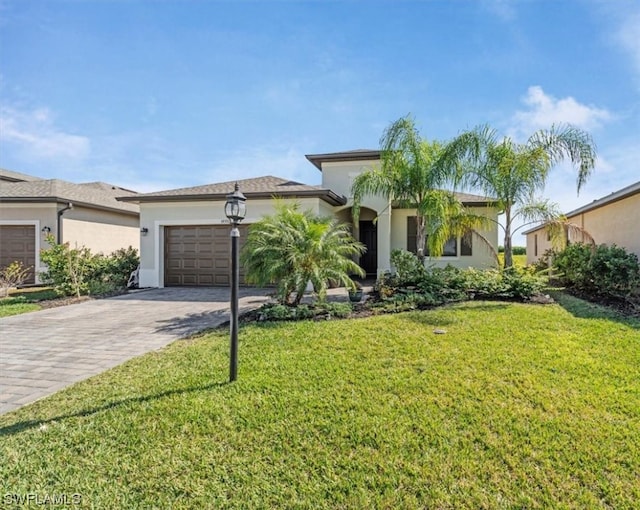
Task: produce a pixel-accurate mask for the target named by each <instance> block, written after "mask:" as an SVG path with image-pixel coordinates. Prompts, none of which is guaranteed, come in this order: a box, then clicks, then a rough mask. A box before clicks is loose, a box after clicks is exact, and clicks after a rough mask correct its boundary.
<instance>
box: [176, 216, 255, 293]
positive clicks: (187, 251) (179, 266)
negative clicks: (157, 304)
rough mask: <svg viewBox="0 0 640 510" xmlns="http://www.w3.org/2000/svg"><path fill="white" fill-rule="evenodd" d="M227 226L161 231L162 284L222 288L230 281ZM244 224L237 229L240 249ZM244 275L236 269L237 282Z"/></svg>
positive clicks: (187, 226)
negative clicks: (162, 251)
mask: <svg viewBox="0 0 640 510" xmlns="http://www.w3.org/2000/svg"><path fill="white" fill-rule="evenodd" d="M229 232H230V227H229V226H228V225H184V226H183V225H181V226H171V227H165V229H164V246H165V249H164V284H165V286H167V287H172V286H195V287H206V286H223V287H226V286H228V285H229V284H230V281H231V274H230V272H231V240H230V237H229ZM246 240H247V225H241V226H240V248H242V246H243V245H244V243H245V241H246ZM243 282H244V272H243V270H242V267H241V268H240V283H243Z"/></svg>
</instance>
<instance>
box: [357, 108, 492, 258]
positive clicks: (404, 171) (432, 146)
mask: <svg viewBox="0 0 640 510" xmlns="http://www.w3.org/2000/svg"><path fill="white" fill-rule="evenodd" d="M380 147H381V150H380V158H381V161H380V163H381V164H380V167H379V168H371V169H368V170H366V171H364V172H362V173H361V174H360V175H358V176H356V178H355V179H354V181H353V184H352V188H351V192H352V193H353V217H354V220H355V221H357V220H358V217H359V213H360V207H361V204H362V200H363V198H364V197H365V196H366V195H380V196H383V197H385V198H386V199H387V200H388V201H389V203H390V204H393V205H394V206H398V207H403V208H414V207H415V209H416V217H415V218H416V249H417V254H418V258H419V259H420V260H421V261H424V258H425V248H428V251H429V254H430V255H431V256H434V257H438V256H440V255H442V253H443V251H444V246H445V244H446V243H447V241H448V240H449V239H450V238H451V237H457V236H461V235H463V234H466V233H468V232H471V233H472V234H473V236H474V237H475V238H477V239H478V240H479V241H480V242H481V243H482V244H484V245H485V246H486V247H488V248H489V249H490V250H491V251H492V252H495V250H494V249H493V247H492V246H491V243H490V242H489V241H488V240H487V239H486V238H485V237H484V236H482V235H481V234H480V233H479V232H478V229H482V228H485V227H487V226H488V224H489V219H488V218H487V217H485V216H483V215H478V214H473V213H471V212H470V211H469V210H467V208H466V207H465V206H464V205H463V204H462V202H461V201H460V200H459V199H458V197H457V196H456V194H455V193H453V192H452V191H450V189H451V188H453V187H455V184H456V179H457V178H458V173H459V172H458V170H459V167H460V165H461V162H462V160H463V158H464V157H465V154H464V151H462V152H460V151H458V150H457V149H456V147H450V145H449V143H441V142H439V141H428V140H423V139H422V137H421V136H420V133H419V132H418V130H417V128H416V127H415V123H414V121H413V119H412V118H411V117H403V118H401V119H398V120H397V121H395V122H393V123H392V124H391V125H390V126H389V127H388V128H387V129H386V130H385V132H384V134H383V135H382V138H381V139H380ZM494 254H495V253H494ZM496 259H497V257H496Z"/></svg>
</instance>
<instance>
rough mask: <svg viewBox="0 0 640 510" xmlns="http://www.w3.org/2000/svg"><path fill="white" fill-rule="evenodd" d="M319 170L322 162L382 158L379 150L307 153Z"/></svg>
mask: <svg viewBox="0 0 640 510" xmlns="http://www.w3.org/2000/svg"><path fill="white" fill-rule="evenodd" d="M305 158H307V159H308V160H309V161H310V162H311V163H312V164H313V166H315V167H316V168H317V169H318V170H320V171H322V163H338V162H342V161H375V160H378V159H380V151H379V150H358V151H347V152H329V153H326V154H307V155H306V156H305Z"/></svg>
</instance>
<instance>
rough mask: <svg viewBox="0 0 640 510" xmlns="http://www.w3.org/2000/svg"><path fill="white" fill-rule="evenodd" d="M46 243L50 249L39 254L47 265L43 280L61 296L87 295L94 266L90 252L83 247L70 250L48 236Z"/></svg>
mask: <svg viewBox="0 0 640 510" xmlns="http://www.w3.org/2000/svg"><path fill="white" fill-rule="evenodd" d="M47 242H48V243H49V244H50V245H51V247H50V248H49V249H47V250H42V252H41V254H40V259H41V260H42V262H43V263H45V264H46V265H47V270H46V271H45V272H44V273H42V277H43V279H44V280H45V281H47V282H49V283H51V284H52V285H53V287H54V289H55V290H56V292H58V293H59V294H61V295H65V296H70V295H76V296H80V295H82V294H86V293H88V292H89V279H90V276H91V275H92V274H93V273H94V269H95V265H96V263H95V260H94V255H92V254H91V250H89V248H86V247H84V246H83V247H81V248H70V247H69V243H65V244H57V243H56V242H55V241H54V239H53V236H48V237H47Z"/></svg>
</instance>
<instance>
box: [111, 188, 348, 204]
mask: <svg viewBox="0 0 640 510" xmlns="http://www.w3.org/2000/svg"><path fill="white" fill-rule="evenodd" d="M243 194H244V196H245V197H247V198H248V199H249V198H254V199H262V198H267V199H271V198H273V197H290V198H320V199H321V200H324V201H325V202H327V203H329V204H331V205H345V204H346V203H347V199H346V197H344V196H341V195H338V194H336V193H334V192H333V191H331V190H317V191H316V190H308V191H280V192H267V191H253V192H251V191H249V192H243ZM227 196H228V193H205V194H195V195H151V196H126V197H117V198H116V200H120V201H121V202H134V203H139V204H141V203H152V202H204V201H211V202H220V201H223V200H226V199H227Z"/></svg>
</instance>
